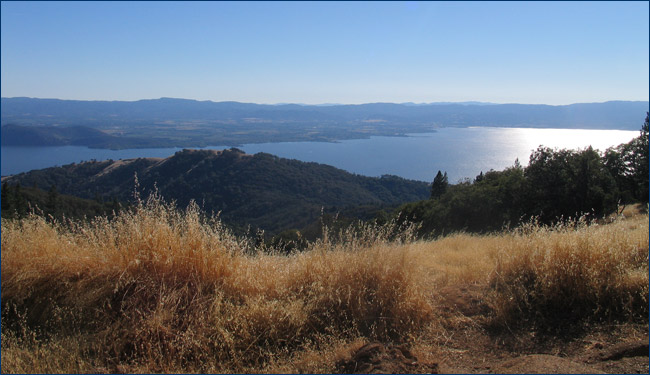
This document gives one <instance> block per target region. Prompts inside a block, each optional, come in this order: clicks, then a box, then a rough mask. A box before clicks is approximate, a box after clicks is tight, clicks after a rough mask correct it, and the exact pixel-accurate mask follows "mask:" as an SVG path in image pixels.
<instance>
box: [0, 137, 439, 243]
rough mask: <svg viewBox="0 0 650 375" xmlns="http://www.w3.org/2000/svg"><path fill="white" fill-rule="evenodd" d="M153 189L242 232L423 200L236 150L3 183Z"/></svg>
mask: <svg viewBox="0 0 650 375" xmlns="http://www.w3.org/2000/svg"><path fill="white" fill-rule="evenodd" d="M136 174H137V178H138V183H139V192H141V193H142V194H143V195H147V194H148V193H149V192H151V191H153V190H154V189H155V188H157V189H158V191H159V193H160V194H161V195H162V196H163V197H164V198H165V199H169V200H175V201H176V202H177V204H178V206H179V207H186V206H187V205H188V203H189V202H190V200H195V201H196V202H197V203H198V204H199V205H200V206H201V208H202V209H204V210H205V211H207V212H221V217H222V218H223V220H224V222H226V223H227V224H230V225H234V226H236V227H239V229H241V230H245V228H246V227H247V226H248V225H250V226H251V228H252V229H253V230H255V229H256V228H261V229H263V230H265V231H268V232H271V233H277V232H280V231H282V230H285V229H292V228H296V229H301V228H303V227H305V226H307V225H309V224H312V223H314V222H316V221H318V219H319V218H320V216H321V213H322V212H324V213H332V214H335V213H336V212H337V211H340V210H342V209H345V208H351V207H356V206H361V205H366V206H374V207H376V209H380V208H382V207H387V206H396V205H399V204H401V203H405V202H410V201H415V200H421V199H425V198H427V197H428V195H429V186H428V184H426V183H424V182H419V181H410V180H405V179H402V178H399V177H394V176H384V177H381V178H373V177H364V176H359V175H354V174H350V173H348V172H345V171H342V170H340V169H336V168H334V167H331V166H327V165H323V164H317V163H305V162H300V161H297V160H289V159H283V158H278V157H276V156H273V155H269V154H264V153H258V154H255V155H248V154H245V153H243V152H241V151H239V150H237V149H230V150H224V151H223V152H221V151H210V150H183V151H180V152H177V153H176V154H175V155H173V156H171V157H169V158H166V159H153V158H149V159H146V158H141V159H130V160H118V161H102V162H97V161H91V162H86V163H80V164H70V165H66V166H63V167H55V168H47V169H42V170H36V171H31V172H28V173H21V174H19V175H16V176H12V177H10V178H5V179H4V180H3V181H6V182H8V183H9V184H16V183H20V184H21V185H22V186H37V187H39V188H41V189H44V190H49V189H50V188H51V187H52V186H55V187H56V189H57V191H59V192H60V193H62V194H70V195H74V196H78V197H82V198H87V199H95V198H97V197H99V198H100V199H103V200H105V201H113V200H118V201H128V200H132V198H133V191H134V188H135V186H136V185H135V179H134V176H135V175H136Z"/></svg>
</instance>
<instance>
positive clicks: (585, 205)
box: [397, 115, 648, 235]
mask: <svg viewBox="0 0 650 375" xmlns="http://www.w3.org/2000/svg"><path fill="white" fill-rule="evenodd" d="M633 202H639V203H642V204H644V205H647V204H648V116H647V115H646V119H645V123H644V124H643V126H642V128H641V133H640V135H639V136H638V137H636V138H634V139H633V140H631V141H630V142H628V143H624V144H621V145H619V146H616V147H611V148H609V149H607V150H606V151H605V152H604V153H601V152H599V151H598V150H594V149H593V148H591V147H588V148H586V149H584V150H566V149H561V150H557V149H550V148H548V147H539V148H538V149H537V150H535V151H534V152H533V153H532V155H531V156H530V161H529V164H528V166H527V167H525V168H524V167H522V166H521V165H520V163H519V161H515V164H514V165H513V166H512V167H510V168H506V169H505V170H503V171H493V170H491V171H488V172H487V173H483V172H481V173H480V174H479V175H478V176H476V178H475V179H474V180H473V181H469V180H467V181H464V182H461V183H458V184H456V185H449V184H448V182H447V179H446V173H445V174H443V173H442V172H438V175H436V178H435V179H434V181H433V183H432V186H431V195H430V199H428V200H424V201H420V202H413V203H409V204H406V205H404V206H403V207H401V208H400V210H399V211H398V214H397V215H398V217H399V219H400V220H401V221H409V222H417V223H421V225H422V226H421V229H420V233H421V234H422V235H425V234H426V235H440V234H444V233H449V232H451V231H459V230H463V231H469V232H490V231H498V230H501V229H503V228H504V227H507V226H517V225H518V224H520V223H521V222H522V221H528V220H530V219H531V218H534V219H535V220H538V221H540V222H541V223H543V224H551V223H555V222H557V221H562V220H565V221H566V220H570V219H577V218H579V217H583V218H584V219H586V220H592V219H598V218H602V217H603V216H604V215H608V214H611V213H614V212H616V211H617V209H620V210H622V208H623V207H624V206H625V205H626V204H629V203H633ZM646 207H647V206H646Z"/></svg>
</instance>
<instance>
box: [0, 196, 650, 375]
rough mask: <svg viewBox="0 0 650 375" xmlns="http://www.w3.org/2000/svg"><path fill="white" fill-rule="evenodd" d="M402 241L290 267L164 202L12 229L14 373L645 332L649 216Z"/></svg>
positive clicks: (316, 246)
mask: <svg viewBox="0 0 650 375" xmlns="http://www.w3.org/2000/svg"><path fill="white" fill-rule="evenodd" d="M394 232H395V228H394V227H391V226H386V227H375V226H372V225H365V226H362V228H361V230H360V231H352V230H349V231H347V232H344V233H341V234H339V235H337V236H329V238H328V237H327V236H326V237H325V238H324V239H323V240H321V241H319V242H316V243H313V244H312V245H311V246H310V248H309V249H308V250H307V251H305V252H301V253H294V254H290V255H281V254H277V253H274V252H273V251H272V250H269V249H255V248H254V247H253V246H251V244H250V243H248V242H246V241H243V240H241V239H238V238H236V237H234V236H232V235H231V234H229V232H228V231H227V230H226V229H225V228H224V227H223V226H222V225H221V224H220V223H219V221H218V220H216V219H206V218H203V217H202V215H201V213H200V212H199V210H198V209H197V208H196V206H190V208H189V209H188V210H186V211H185V212H177V211H175V210H173V209H172V208H171V206H170V205H167V204H164V203H162V201H161V200H160V199H159V198H156V197H155V196H154V197H153V198H151V199H150V200H148V201H147V202H146V203H141V204H140V205H138V207H137V209H136V210H134V211H133V212H130V213H129V212H123V213H120V214H119V215H118V216H117V217H116V218H114V219H111V220H110V221H109V220H108V219H100V220H95V221H94V222H92V223H91V224H79V223H54V224H52V223H48V222H47V221H46V220H44V219H43V218H40V217H37V216H31V217H29V218H27V219H23V220H21V221H10V220H3V221H2V372H14V373H15V372H18V373H22V372H203V373H205V372H336V371H340V369H339V368H337V365H336V363H337V361H339V360H341V359H345V358H346V356H347V357H349V356H350V353H351V351H352V350H353V349H355V348H359V347H360V346H362V345H363V344H364V343H367V342H369V341H380V342H384V343H396V344H397V343H400V344H406V345H407V346H411V347H415V348H418V347H420V348H426V347H431V345H432V344H431V343H433V342H436V340H438V339H439V338H440V337H448V336H450V331H453V330H454V329H455V327H458V326H459V325H462V324H468V319H469V320H470V322H469V323H470V324H474V325H481V326H482V327H486V329H491V330H495V331H499V330H509V331H515V332H516V330H517V329H526V330H540V329H542V330H543V329H546V328H549V327H550V328H553V327H560V328H561V327H562V326H563V324H566V322H571V323H573V324H575V323H576V322H578V323H580V322H592V323H593V322H600V321H612V320H616V321H623V322H640V323H641V324H647V315H648V216H647V215H635V216H634V217H631V218H627V219H620V218H619V219H617V220H615V221H614V222H613V223H610V224H606V225H591V226H587V225H586V224H584V223H580V222H578V223H574V224H573V225H569V226H556V227H544V226H540V225H537V224H535V223H530V224H529V225H525V226H524V227H522V228H520V229H518V230H514V231H511V232H507V233H502V234H495V235H488V236H473V235H468V234H456V235H451V236H447V237H445V238H442V239H439V240H437V241H426V242H425V241H417V240H415V239H413V237H412V236H411V233H412V232H413V230H412V228H405V229H403V230H402V231H401V232H400V234H399V235H397V236H395V235H394ZM333 237H335V238H333ZM459 288H470V289H472V288H473V289H475V290H477V291H479V294H481V295H483V296H484V300H483V301H482V302H481V306H480V307H481V309H483V310H481V311H480V313H479V314H476V316H475V317H474V318H468V317H467V316H462V317H461V316H460V315H458V314H456V313H454V312H452V310H450V309H447V308H445V306H447V305H448V297H449V296H448V294H450V293H451V291H453V290H455V289H459ZM466 315H469V316H471V314H466ZM430 344H431V345H430ZM421 352H422V351H421V350H420V352H419V353H420V354H419V355H424V356H426V354H423V353H421Z"/></svg>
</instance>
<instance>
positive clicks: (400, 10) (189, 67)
mask: <svg viewBox="0 0 650 375" xmlns="http://www.w3.org/2000/svg"><path fill="white" fill-rule="evenodd" d="M1 10H2V19H1V21H2V22H1V96H2V97H19V96H25V97H37V98H57V99H75V100H121V101H134V100H140V99H155V98H160V97H172V98H185V99H194V100H210V101H215V102H218V101H239V102H249V103H265V104H277V103H301V104H324V103H340V104H361V103H374V102H392V103H405V102H414V103H432V102H466V101H478V102H491V103H526V104H550V105H564V104H573V103H590V102H605V101H611V100H632V101H647V100H648V92H649V91H650V89H649V84H648V83H649V81H650V78H649V74H648V72H649V70H650V65H649V62H648V56H649V54H650V52H649V51H650V49H649V38H648V35H649V31H650V30H649V29H650V26H649V20H648V14H649V7H648V2H340V3H339V2H315V3H312V2H259V3H258V2H254V3H253V2H218V3H216V2H191V3H185V2H182V3H181V2H133V3H131V2H128V3H126V2H2V3H1Z"/></svg>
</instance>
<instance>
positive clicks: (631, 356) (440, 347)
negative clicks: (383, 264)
mask: <svg viewBox="0 0 650 375" xmlns="http://www.w3.org/2000/svg"><path fill="white" fill-rule="evenodd" d="M438 298H439V299H440V305H441V308H443V309H445V310H446V314H445V315H447V314H449V316H453V318H452V319H448V320H447V321H446V325H447V326H446V329H445V330H444V331H445V333H444V334H440V333H438V334H437V335H436V336H434V335H431V336H430V337H426V338H424V339H420V340H416V344H415V345H413V346H410V347H409V346H407V345H404V344H402V345H398V344H391V343H388V344H386V343H383V344H382V343H378V342H372V343H368V344H366V345H364V346H362V347H360V348H358V349H355V350H351V351H350V354H349V355H348V356H346V358H344V359H342V360H340V361H339V362H338V363H337V370H338V372H341V373H375V374H381V373H450V374H461V373H466V374H467V373H469V374H490V373H504V374H508V373H530V374H534V373H537V374H582V373H594V374H599V373H607V374H613V373H614V374H647V373H649V371H650V369H649V367H648V363H649V357H648V324H633V323H623V324H616V323H598V324H592V325H589V326H585V325H581V326H580V328H579V329H576V330H575V331H574V330H571V329H569V330H568V331H567V332H566V335H564V334H562V333H561V332H559V333H558V332H556V333H554V334H548V333H547V334H544V335H540V334H536V333H535V332H534V331H532V330H531V331H522V330H517V331H508V329H502V330H500V331H498V332H495V331H494V330H493V329H489V328H487V327H488V326H487V325H486V322H487V318H488V316H489V313H490V309H489V307H488V306H487V305H485V304H484V303H483V293H482V290H481V289H480V288H479V287H477V286H472V285H469V286H465V287H448V288H445V289H443V290H441V291H440V295H439V297H438Z"/></svg>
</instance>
